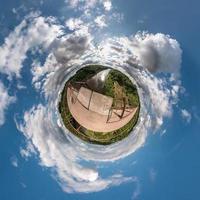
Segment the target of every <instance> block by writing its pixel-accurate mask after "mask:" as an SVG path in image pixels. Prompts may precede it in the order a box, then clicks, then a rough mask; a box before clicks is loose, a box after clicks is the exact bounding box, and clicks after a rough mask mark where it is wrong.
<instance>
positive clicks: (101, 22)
mask: <svg viewBox="0 0 200 200" xmlns="http://www.w3.org/2000/svg"><path fill="white" fill-rule="evenodd" d="M94 21H95V23H96V24H97V26H98V27H99V28H104V27H106V26H107V24H106V21H105V15H100V16H97V17H96V18H95V20H94Z"/></svg>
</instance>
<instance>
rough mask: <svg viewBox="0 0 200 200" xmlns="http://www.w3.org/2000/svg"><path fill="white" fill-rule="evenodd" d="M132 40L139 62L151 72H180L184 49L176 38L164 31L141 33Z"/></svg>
mask: <svg viewBox="0 0 200 200" xmlns="http://www.w3.org/2000/svg"><path fill="white" fill-rule="evenodd" d="M131 42H132V45H133V50H134V55H135V56H136V59H137V60H138V62H139V64H140V65H141V66H144V67H146V68H147V69H148V70H149V71H150V72H170V73H179V70H180V66H181V54H182V50H181V48H180V45H179V43H178V42H177V41H176V40H175V39H172V38H170V36H168V35H164V34H162V33H157V34H155V35H154V34H148V33H139V34H137V35H136V36H134V37H133V39H132V41H131Z"/></svg>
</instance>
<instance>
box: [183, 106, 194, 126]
mask: <svg viewBox="0 0 200 200" xmlns="http://www.w3.org/2000/svg"><path fill="white" fill-rule="evenodd" d="M181 116H182V118H183V119H184V120H185V121H186V122H187V123H190V122H191V119H192V115H191V114H190V113H189V111H187V110H186V109H182V110H181Z"/></svg>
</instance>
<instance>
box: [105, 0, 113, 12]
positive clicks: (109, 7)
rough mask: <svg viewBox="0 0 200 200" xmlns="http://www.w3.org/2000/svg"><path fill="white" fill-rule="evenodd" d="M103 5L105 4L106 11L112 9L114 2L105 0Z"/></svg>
mask: <svg viewBox="0 0 200 200" xmlns="http://www.w3.org/2000/svg"><path fill="white" fill-rule="evenodd" d="M103 6H104V9H105V10H106V11H110V10H111V9H112V3H111V1H104V2H103Z"/></svg>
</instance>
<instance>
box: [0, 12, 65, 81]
mask: <svg viewBox="0 0 200 200" xmlns="http://www.w3.org/2000/svg"><path fill="white" fill-rule="evenodd" d="M30 21H31V23H29V22H30ZM61 33H62V30H61V27H60V26H58V25H56V24H54V19H53V18H51V17H49V18H44V17H35V16H34V14H32V15H30V16H29V17H27V18H26V19H25V20H23V21H22V22H21V23H20V24H19V25H18V26H17V27H16V28H15V29H14V31H13V32H11V33H10V34H9V36H8V37H7V38H6V39H5V41H4V44H3V45H2V46H1V47H0V72H1V73H4V74H7V75H9V77H11V76H12V75H16V76H18V77H19V76H20V71H21V68H22V65H23V61H24V60H25V59H26V54H27V52H28V51H29V50H30V49H32V48H34V47H36V46H39V45H41V46H42V48H44V49H46V48H48V47H49V45H50V44H51V43H52V41H53V40H54V39H55V38H56V37H57V36H58V35H60V34H61Z"/></svg>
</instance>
